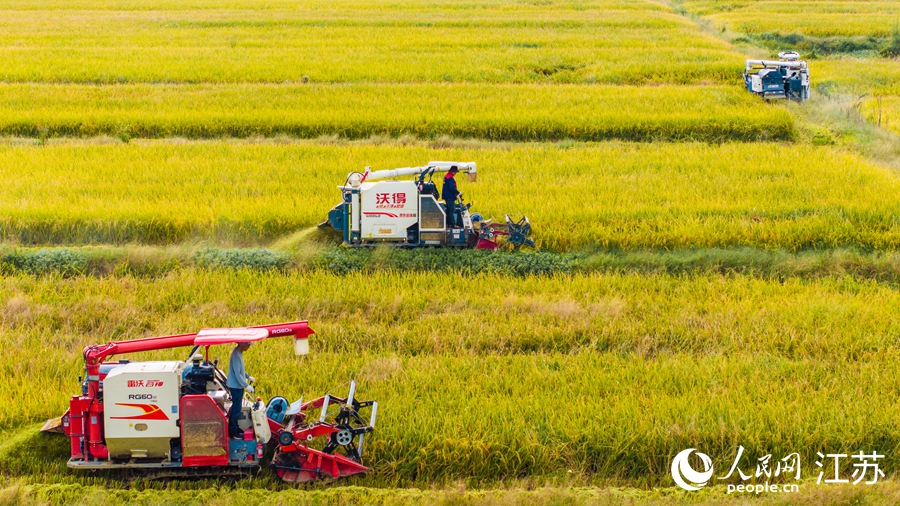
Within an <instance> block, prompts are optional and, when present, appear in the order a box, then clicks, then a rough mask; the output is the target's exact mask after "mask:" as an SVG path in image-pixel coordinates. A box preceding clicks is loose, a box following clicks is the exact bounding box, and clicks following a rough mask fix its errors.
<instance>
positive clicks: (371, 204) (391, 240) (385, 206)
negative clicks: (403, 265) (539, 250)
mask: <svg viewBox="0 0 900 506" xmlns="http://www.w3.org/2000/svg"><path fill="white" fill-rule="evenodd" d="M439 173H445V174H446V175H445V176H444V185H443V186H444V187H443V188H442V190H443V192H442V193H438V188H437V185H436V184H435V183H434V182H433V181H432V177H433V176H434V175H435V174H439ZM456 173H463V174H466V176H467V180H468V181H469V182H473V183H474V182H475V181H476V176H477V173H476V167H475V162H428V165H423V166H421V167H404V168H399V169H391V170H378V171H371V170H369V168H368V167H366V170H365V172H351V173H350V174H349V175H348V176H347V180H346V181H345V182H344V184H343V185H342V186H338V189H340V190H341V194H342V197H343V198H342V200H341V203H340V204H338V205H336V206H334V208H333V209H331V211H329V212H328V219H327V220H326V221H324V222H322V223H321V224H319V227H320V228H324V227H331V228H334V229H335V230H337V231H339V232H341V234H342V235H343V239H344V244H345V245H347V246H373V245H378V244H389V245H393V246H403V247H417V246H451V247H461V248H478V249H496V248H497V247H498V242H497V241H498V239H499V238H500V237H505V238H506V242H507V243H509V244H511V245H512V246H513V247H514V248H518V247H520V246H523V245H524V246H534V241H532V240H531V238H530V237H531V223H530V222H529V221H528V217H527V216H526V217H523V218H522V219H520V220H518V221H514V220H512V219H510V217H509V215H507V216H506V222H505V223H494V222H493V221H492V220H490V219H488V220H485V219H484V218H483V217H482V216H481V215H480V214H478V213H470V212H469V208H470V207H471V204H465V203H463V201H462V193H459V192H455V190H456V185H455V181H450V180H452V178H453V175H454V174H456ZM403 176H416V177H415V179H414V180H412V181H409V180H407V181H401V180H397V179H396V178H399V177H403ZM448 179H450V180H448ZM448 185H450V188H449V189H448ZM454 192H455V193H454ZM441 199H443V200H444V203H441V202H439V200H441Z"/></svg>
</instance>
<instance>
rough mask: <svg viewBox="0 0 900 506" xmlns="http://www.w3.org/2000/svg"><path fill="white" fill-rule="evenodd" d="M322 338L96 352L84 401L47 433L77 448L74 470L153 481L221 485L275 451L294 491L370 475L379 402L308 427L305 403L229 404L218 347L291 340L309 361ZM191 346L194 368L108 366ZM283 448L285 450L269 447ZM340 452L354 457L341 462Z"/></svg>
mask: <svg viewBox="0 0 900 506" xmlns="http://www.w3.org/2000/svg"><path fill="white" fill-rule="evenodd" d="M312 334H314V331H313V330H312V329H310V328H309V325H308V323H307V322H306V321H296V322H287V323H276V324H271V325H259V326H253V327H239V328H206V329H202V330H200V331H198V332H195V333H189V334H176V335H171V336H160V337H148V338H141V339H132V340H127V341H116V342H109V343H106V344H96V345H91V346H87V347H85V348H84V350H83V356H84V360H85V368H86V369H87V372H88V374H87V378H86V380H85V381H84V382H83V383H82V388H81V393H80V395H75V396H72V398H71V399H70V401H69V410H68V411H66V413H65V414H64V415H63V416H62V417H60V418H59V423H58V424H56V423H53V421H48V423H47V424H45V425H44V428H43V429H42V430H45V431H46V432H59V433H62V434H65V435H66V436H67V437H68V438H69V440H70V442H71V458H70V459H69V462H68V467H70V468H74V469H88V470H98V469H125V468H127V469H139V470H141V469H142V470H152V472H153V473H154V474H153V475H151V476H159V477H163V476H164V477H177V476H184V477H188V476H203V475H216V476H219V475H222V474H223V473H226V472H241V471H246V470H250V469H255V468H258V467H259V466H260V462H261V461H262V460H263V459H264V458H266V451H267V449H268V450H269V451H270V452H271V451H274V458H273V460H274V461H277V462H289V463H290V464H289V465H287V466H282V467H280V468H277V471H278V475H279V476H281V477H282V478H284V479H285V481H289V482H297V481H304V482H305V481H313V480H317V479H319V478H321V477H326V476H328V477H331V478H339V477H344V476H350V475H353V474H359V473H364V472H367V471H368V468H366V467H365V466H363V465H362V462H361V457H360V454H359V452H358V451H356V447H355V445H354V444H353V440H354V438H355V437H356V436H357V435H362V434H365V433H368V432H372V430H373V428H372V427H371V426H370V425H366V424H365V423H362V422H361V420H362V419H361V418H360V417H359V413H358V410H359V409H360V408H361V407H368V406H371V405H372V401H367V402H363V403H360V402H358V401H355V400H354V401H351V402H352V405H350V406H349V407H348V406H344V405H341V406H340V411H341V412H340V414H338V415H337V416H336V417H335V416H333V415H332V416H329V414H328V408H327V405H326V406H324V407H323V408H322V412H323V416H322V417H321V418H320V419H319V420H317V421H315V422H314V423H312V424H307V423H305V420H306V419H307V415H308V413H302V410H303V409H305V408H306V405H305V404H303V403H302V401H299V402H297V403H295V405H296V409H294V405H291V409H290V410H288V409H287V408H288V403H287V401H286V399H285V398H284V397H280V396H274V397H272V398H270V399H269V403H268V404H265V403H263V401H262V399H261V398H259V397H257V398H256V399H255V400H254V399H252V398H251V399H241V398H230V399H229V396H228V388H227V381H226V377H225V376H224V374H222V371H220V370H219V369H218V368H217V363H218V360H215V361H213V362H210V361H209V348H210V347H211V346H214V345H225V344H235V343H253V342H259V341H263V340H265V339H269V338H275V337H283V336H293V337H294V351H295V353H297V354H299V355H303V354H306V353H308V352H309V345H308V337H309V336H310V335H312ZM188 346H192V347H193V348H192V349H191V356H190V358H189V359H188V360H186V361H182V360H179V361H155V362H132V361H129V360H118V361H116V362H112V361H108V360H107V359H109V358H110V357H112V356H114V355H124V354H129V353H138V352H145V351H152V350H165V349H170V348H178V347H188ZM200 347H205V348H206V359H205V360H204V356H203V355H202V354H200V353H197V351H198V349H199V348H200ZM79 381H80V379H79ZM355 392H356V389H355V383H354V387H353V394H354V395H355ZM245 393H246V390H245ZM335 400H336V401H338V402H344V400H343V399H339V398H335ZM235 403H238V404H236V405H235ZM321 404H323V403H322V402H321V401H320V405H321ZM234 406H240V409H239V410H238V411H239V417H238V424H239V427H240V429H241V431H242V432H243V438H241V439H230V438H229V431H228V421H227V419H226V417H225V414H226V413H227V412H228V411H229V410H230V409H231V408H232V407H234ZM286 415H289V416H286ZM373 420H374V418H373ZM301 433H302V434H303V436H304V439H303V441H302V442H299V441H298V442H295V441H294V439H295V435H297V434H301ZM316 438H326V439H327V441H325V442H324V443H323V444H322V446H324V447H325V448H326V449H327V451H325V450H317V449H314V448H310V447H309V446H308V444H309V443H308V442H309V441H313V440H316ZM273 439H274V440H275V441H283V444H281V445H277V444H274V443H273V444H272V445H270V444H268V443H269V442H270V441H272V440H273ZM336 442H337V443H346V444H341V445H337V444H336ZM322 446H319V447H320V448H321V447H322ZM338 448H343V450H342V451H343V452H345V453H346V455H341V454H338V453H335V450H337V449H338ZM284 454H289V455H284ZM301 457H302V458H301ZM292 466H296V467H297V469H296V472H295V471H292V470H291V469H290V468H292ZM286 472H287V473H288V475H287V477H286V478H285V477H284V476H283V475H284V473H286ZM160 473H166V474H160ZM298 473H299V474H298Z"/></svg>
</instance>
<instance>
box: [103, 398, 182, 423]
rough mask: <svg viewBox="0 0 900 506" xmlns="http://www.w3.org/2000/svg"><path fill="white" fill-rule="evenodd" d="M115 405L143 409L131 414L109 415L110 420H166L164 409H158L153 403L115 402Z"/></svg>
mask: <svg viewBox="0 0 900 506" xmlns="http://www.w3.org/2000/svg"><path fill="white" fill-rule="evenodd" d="M116 406H126V407H129V408H137V409H140V410H141V411H143V414H135V415H132V416H111V417H110V419H112V420H168V419H169V417H168V416H166V413H165V411H163V410H161V409H159V406H157V405H155V404H128V403H122V402H117V403H116Z"/></svg>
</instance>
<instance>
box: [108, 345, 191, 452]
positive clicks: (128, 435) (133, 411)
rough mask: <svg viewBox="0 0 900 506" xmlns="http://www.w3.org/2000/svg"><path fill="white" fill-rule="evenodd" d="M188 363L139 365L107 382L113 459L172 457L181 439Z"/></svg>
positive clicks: (117, 371) (122, 368) (112, 375)
mask: <svg viewBox="0 0 900 506" xmlns="http://www.w3.org/2000/svg"><path fill="white" fill-rule="evenodd" d="M184 368H185V363H184V362H135V363H130V364H124V365H122V366H119V367H116V368H115V369H113V370H112V371H110V373H109V375H107V376H106V379H105V380H104V381H103V398H104V413H103V417H104V427H105V428H104V430H105V434H106V443H107V446H108V447H109V453H110V457H117V458H136V457H151V458H153V457H156V458H163V457H167V456H168V452H169V442H170V440H171V439H172V438H177V437H179V436H180V431H179V427H178V419H179V412H178V405H179V399H180V397H181V377H182V372H183V370H184Z"/></svg>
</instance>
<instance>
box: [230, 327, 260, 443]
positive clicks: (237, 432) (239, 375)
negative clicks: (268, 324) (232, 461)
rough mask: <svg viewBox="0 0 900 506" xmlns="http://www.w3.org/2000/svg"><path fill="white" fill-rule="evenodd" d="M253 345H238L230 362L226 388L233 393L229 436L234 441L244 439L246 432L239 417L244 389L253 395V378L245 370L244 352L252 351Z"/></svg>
mask: <svg viewBox="0 0 900 506" xmlns="http://www.w3.org/2000/svg"><path fill="white" fill-rule="evenodd" d="M250 344H251V343H238V345H237V346H235V347H234V349H233V350H231V359H230V360H229V361H228V380H227V381H226V382H225V386H227V387H228V392H229V393H231V408H230V409H229V410H228V435H229V436H230V437H231V438H232V439H243V437H244V432H243V431H242V430H241V428H240V427H239V426H238V417H239V416H240V414H241V408H242V407H243V405H244V389H245V388H246V389H247V390H248V391H249V392H250V393H251V394H252V393H253V386H251V385H250V383H254V380H253V376H249V375H247V371H246V369H244V352H245V351H247V350H249V349H250Z"/></svg>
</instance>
